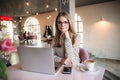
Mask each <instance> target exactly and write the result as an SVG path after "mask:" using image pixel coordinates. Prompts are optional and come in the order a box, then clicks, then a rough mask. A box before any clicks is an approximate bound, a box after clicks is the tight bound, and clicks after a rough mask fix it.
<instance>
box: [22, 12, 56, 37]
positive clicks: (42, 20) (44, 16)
mask: <svg viewBox="0 0 120 80" xmlns="http://www.w3.org/2000/svg"><path fill="white" fill-rule="evenodd" d="M33 16H34V17H36V18H37V19H38V20H39V23H40V30H41V39H44V38H43V34H44V32H45V28H46V25H51V26H52V27H53V25H54V21H55V18H56V16H57V12H56V11H54V12H49V13H43V14H39V15H33ZM50 16H51V17H50ZM48 17H50V18H49V19H47V18H48ZM26 19H27V17H26V18H24V19H23V20H22V23H21V26H24V22H25V20H26Z"/></svg>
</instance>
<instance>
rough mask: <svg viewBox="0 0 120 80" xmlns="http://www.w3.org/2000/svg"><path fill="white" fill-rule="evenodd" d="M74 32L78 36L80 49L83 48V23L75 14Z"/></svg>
mask: <svg viewBox="0 0 120 80" xmlns="http://www.w3.org/2000/svg"><path fill="white" fill-rule="evenodd" d="M75 31H76V32H77V33H79V34H80V36H81V39H80V47H83V22H82V19H81V17H80V16H78V15H77V13H76V14H75Z"/></svg>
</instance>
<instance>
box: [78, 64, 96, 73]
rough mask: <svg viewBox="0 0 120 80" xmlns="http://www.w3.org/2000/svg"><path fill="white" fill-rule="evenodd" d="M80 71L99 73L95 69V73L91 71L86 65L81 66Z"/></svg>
mask: <svg viewBox="0 0 120 80" xmlns="http://www.w3.org/2000/svg"><path fill="white" fill-rule="evenodd" d="M80 71H82V72H97V71H98V69H97V68H95V69H94V70H93V71H89V70H88V69H87V68H86V67H85V66H84V65H80Z"/></svg>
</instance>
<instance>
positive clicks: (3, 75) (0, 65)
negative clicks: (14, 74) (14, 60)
mask: <svg viewBox="0 0 120 80" xmlns="http://www.w3.org/2000/svg"><path fill="white" fill-rule="evenodd" d="M0 79H2V80H8V76H7V66H6V64H5V63H4V62H3V61H2V59H0Z"/></svg>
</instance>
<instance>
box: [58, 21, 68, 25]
mask: <svg viewBox="0 0 120 80" xmlns="http://www.w3.org/2000/svg"><path fill="white" fill-rule="evenodd" d="M68 23H69V22H68V21H63V22H62V21H57V24H58V25H61V24H65V25H66V24H68Z"/></svg>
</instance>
